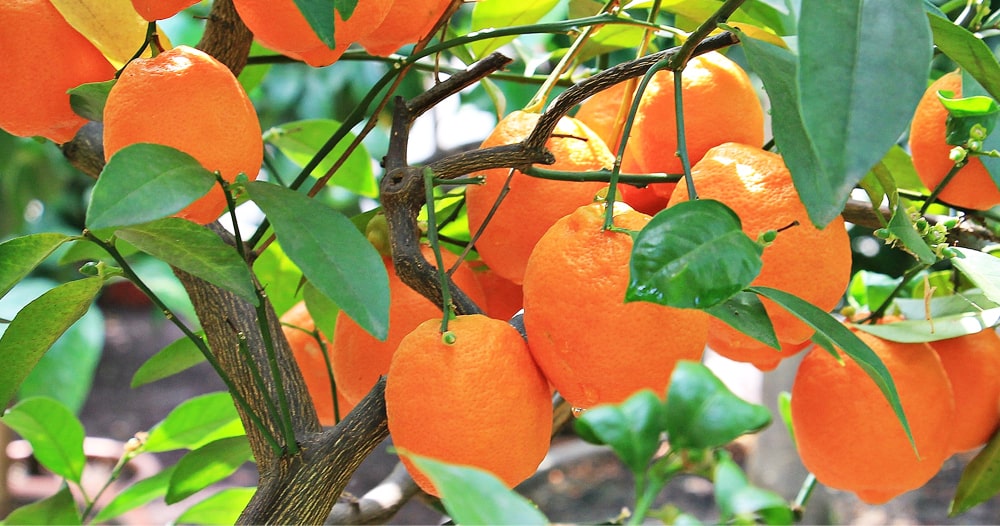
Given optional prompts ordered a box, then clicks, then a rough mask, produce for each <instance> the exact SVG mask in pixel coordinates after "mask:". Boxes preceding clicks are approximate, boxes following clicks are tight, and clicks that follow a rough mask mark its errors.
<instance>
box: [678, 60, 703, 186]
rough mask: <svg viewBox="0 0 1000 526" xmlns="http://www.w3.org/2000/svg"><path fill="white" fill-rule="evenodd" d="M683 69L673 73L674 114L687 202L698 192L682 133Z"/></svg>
mask: <svg viewBox="0 0 1000 526" xmlns="http://www.w3.org/2000/svg"><path fill="white" fill-rule="evenodd" d="M683 71H684V69H683V68H681V69H678V70H676V71H674V113H675V114H676V118H677V156H678V157H680V158H681V166H682V167H683V168H684V181H685V182H686V183H687V191H688V200H689V201H694V200H696V199H698V192H697V191H696V190H695V188H694V178H692V177H691V159H690V158H689V157H688V149H687V137H686V134H685V133H684V94H683V91H684V81H683V79H682V78H681V77H682V76H683Z"/></svg>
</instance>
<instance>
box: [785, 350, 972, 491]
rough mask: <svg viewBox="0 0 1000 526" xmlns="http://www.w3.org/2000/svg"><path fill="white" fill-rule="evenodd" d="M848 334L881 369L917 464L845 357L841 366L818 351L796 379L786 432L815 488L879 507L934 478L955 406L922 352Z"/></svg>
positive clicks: (882, 402) (871, 386) (895, 423)
mask: <svg viewBox="0 0 1000 526" xmlns="http://www.w3.org/2000/svg"><path fill="white" fill-rule="evenodd" d="M855 334H857V336H858V337H859V338H861V340H862V341H864V342H865V343H866V344H868V346H869V347H871V348H872V350H873V351H875V353H876V354H877V355H878V356H879V358H881V359H882V361H883V362H884V363H885V366H886V367H887V368H888V369H889V372H890V374H891V375H892V379H893V382H894V383H895V385H896V390H897V391H898V392H899V398H900V401H901V403H902V406H903V411H904V413H905V414H906V419H907V421H908V422H909V424H910V429H911V430H912V432H913V438H914V440H915V442H916V445H917V451H918V452H919V454H920V457H919V458H918V457H917V455H916V454H915V453H914V451H913V447H912V446H911V444H910V442H909V440H907V438H906V434H905V432H904V431H903V426H902V425H900V423H899V420H897V418H896V415H895V413H894V412H893V411H892V409H891V407H890V406H889V403H888V402H887V401H886V399H885V397H884V396H883V395H882V392H881V391H879V389H878V387H876V385H875V382H873V381H872V380H871V378H869V376H868V374H867V373H865V372H864V370H863V369H862V368H861V367H860V366H859V365H858V364H857V363H856V362H855V361H854V360H852V359H850V358H849V357H847V356H846V355H845V356H843V358H844V364H843V365H841V364H839V363H837V360H836V359H834V358H833V357H832V356H831V355H830V353H828V352H827V351H826V350H824V349H822V348H820V347H816V348H815V349H813V350H812V351H811V352H810V353H809V354H807V355H806V357H805V359H804V360H803V361H802V363H801V364H800V365H799V370H798V372H797V373H796V376H795V382H794V384H793V386H792V425H793V428H794V430H795V440H796V443H797V445H798V450H799V456H800V457H801V458H802V462H803V463H804V464H805V467H806V468H807V469H808V470H809V471H811V472H812V473H813V474H814V475H816V478H817V479H818V480H819V481H820V482H822V483H823V484H826V485H827V486H830V487H833V488H838V489H843V490H848V491H852V492H854V493H856V494H857V495H858V497H860V498H861V500H863V501H865V502H868V503H870V504H881V503H884V502H887V501H888V500H890V499H892V498H893V497H895V496H897V495H899V494H901V493H904V492H906V491H910V490H912V489H916V488H918V487H920V486H922V485H923V484H924V483H925V482H927V481H928V480H930V478H931V477H933V476H934V474H935V473H937V472H938V470H939V469H940V467H941V465H942V463H944V460H945V459H946V458H947V457H948V455H949V443H950V440H951V432H952V428H953V427H954V424H955V405H954V400H953V398H952V392H951V384H950V382H949V381H948V376H947V375H946V374H945V371H944V367H942V365H941V361H940V360H939V359H938V357H937V354H936V353H934V352H933V350H932V349H931V348H930V346H928V345H926V344H923V343H919V344H915V343H895V342H890V341H887V340H882V339H880V338H877V337H875V336H872V335H870V334H867V333H864V332H861V331H855Z"/></svg>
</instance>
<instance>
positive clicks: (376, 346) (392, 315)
mask: <svg viewBox="0 0 1000 526" xmlns="http://www.w3.org/2000/svg"><path fill="white" fill-rule="evenodd" d="M423 251H424V257H426V258H427V260H428V261H430V262H432V263H433V261H434V254H433V252H431V249H430V247H426V246H425V247H424V248H423ZM441 255H442V256H443V258H444V262H445V266H446V267H448V268H450V267H451V266H452V265H454V263H455V261H456V259H457V257H456V256H455V255H454V254H452V253H450V252H448V251H446V250H443V251H442V253H441ZM385 264H386V270H387V271H388V273H389V336H388V337H387V338H386V339H385V341H379V340H378V339H376V338H375V337H374V336H372V335H371V334H368V332H366V331H365V330H364V329H362V328H361V326H360V325H358V324H357V323H356V322H355V321H354V320H352V319H351V318H349V317H348V316H347V315H346V314H344V312H343V311H341V312H339V313H338V314H337V326H336V327H335V328H334V330H333V346H332V347H331V349H332V350H331V357H332V358H333V372H334V374H335V375H336V378H337V383H338V387H339V388H340V390H341V391H342V392H343V393H344V397H345V398H347V400H348V401H349V402H351V403H352V404H356V403H358V402H359V401H361V399H362V398H364V396H365V395H366V394H368V391H370V390H371V388H372V386H373V385H375V382H377V381H378V378H379V376H382V375H384V374H385V373H386V372H387V371H388V370H389V363H390V362H391V361H392V355H393V353H395V352H396V347H397V346H398V345H399V342H400V340H402V339H403V337H404V336H406V334H407V333H409V332H410V331H412V330H413V329H414V328H415V327H416V326H417V325H419V324H420V323H421V322H424V321H426V320H429V319H431V318H440V317H441V309H439V308H438V307H437V306H436V305H434V304H433V303H431V302H430V300H428V299H427V298H425V297H423V296H422V295H421V294H420V293H418V292H416V291H415V290H413V289H411V288H410V287H409V286H408V285H406V284H405V283H403V281H402V280H401V279H399V276H398V275H397V274H396V271H395V269H394V268H393V265H392V260H391V259H390V258H386V259H385ZM452 280H454V282H455V284H456V285H458V287H459V288H461V289H462V290H463V291H464V292H465V293H466V294H468V295H469V297H470V298H471V299H472V300H473V301H475V302H476V303H477V304H478V305H483V304H484V301H483V299H484V297H483V290H482V288H481V287H480V285H479V282H478V281H476V277H475V276H474V275H473V272H472V269H471V268H469V266H468V265H467V264H465V263H463V264H462V265H461V266H459V267H458V270H456V271H455V273H454V274H453V275H452Z"/></svg>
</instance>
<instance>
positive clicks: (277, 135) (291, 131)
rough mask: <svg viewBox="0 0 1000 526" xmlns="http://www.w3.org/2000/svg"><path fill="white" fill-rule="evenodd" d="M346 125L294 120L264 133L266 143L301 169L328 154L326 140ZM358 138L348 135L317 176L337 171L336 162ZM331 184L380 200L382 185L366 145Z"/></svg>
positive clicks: (340, 170) (347, 159)
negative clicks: (373, 168) (325, 146)
mask: <svg viewBox="0 0 1000 526" xmlns="http://www.w3.org/2000/svg"><path fill="white" fill-rule="evenodd" d="M341 126H343V124H342V123H340V122H337V121H335V120H332V119H309V120H302V121H293V122H289V123H286V124H283V125H281V126H277V127H274V128H271V129H270V130H268V131H267V132H265V133H264V140H265V141H266V142H269V143H271V144H273V145H275V146H277V147H278V150H280V151H281V153H283V154H284V155H285V156H286V157H288V158H289V159H291V160H292V161H293V162H294V163H295V164H296V165H298V166H299V167H305V166H306V165H308V164H309V162H310V161H311V160H312V158H313V157H314V156H315V155H317V153H318V152H322V151H325V150H324V149H323V146H324V145H325V144H326V141H327V140H329V138H330V137H332V136H333V135H334V133H336V131H337V130H338V129H339V128H340V127H341ZM355 138H356V136H355V135H354V134H353V133H348V134H347V135H345V136H344V139H343V140H341V141H340V142H339V143H337V145H336V146H335V147H334V148H333V149H332V150H330V152H329V153H328V154H327V156H326V157H325V158H324V159H323V161H322V162H320V163H319V164H318V165H317V166H316V167H315V168H314V169H313V171H312V175H313V177H322V176H323V175H324V174H326V173H327V172H328V171H329V170H330V169H332V168H333V164H334V161H335V160H337V159H340V158H341V157H342V156H343V155H344V154H345V153H346V151H347V145H348V144H350V143H351V142H353V141H354V139H355ZM330 183H331V184H334V185H337V186H340V187H342V188H346V189H347V190H350V191H351V192H354V193H355V194H358V195H362V196H365V197H378V184H377V183H376V182H375V174H374V173H373V172H372V165H371V155H370V154H369V153H368V150H367V149H365V147H364V145H359V146H358V147H357V148H355V149H354V151H353V152H351V154H350V155H348V156H347V158H346V160H345V161H344V163H343V165H342V166H341V167H340V169H338V170H337V172H336V174H335V175H334V176H333V177H332V178H331V179H330Z"/></svg>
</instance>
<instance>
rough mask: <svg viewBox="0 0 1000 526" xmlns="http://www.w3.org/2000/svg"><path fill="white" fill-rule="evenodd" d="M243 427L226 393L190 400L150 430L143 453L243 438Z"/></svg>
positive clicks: (196, 447) (187, 447)
mask: <svg viewBox="0 0 1000 526" xmlns="http://www.w3.org/2000/svg"><path fill="white" fill-rule="evenodd" d="M243 434H245V433H244V430H243V424H242V423H241V422H240V417H239V415H238V414H237V413H236V407H235V406H234V405H233V399H232V397H231V396H230V395H229V393H226V392H217V393H209V394H205V395H200V396H196V397H194V398H189V399H188V400H185V401H184V402H183V403H181V404H180V405H178V406H177V407H175V408H174V410H173V411H171V412H170V414H168V415H167V417H166V418H164V419H163V420H162V421H161V422H160V423H158V424H156V425H155V426H153V428H152V429H150V430H149V437H148V438H147V439H146V443H145V446H144V447H143V450H144V451H148V452H151V453H155V452H160V451H172V450H175V449H198V448H200V447H201V446H204V445H205V444H208V443H209V442H214V441H216V440H219V439H222V438H228V437H236V436H240V435H243Z"/></svg>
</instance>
